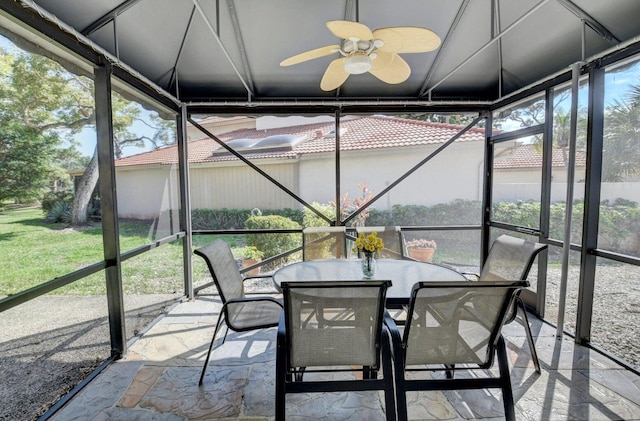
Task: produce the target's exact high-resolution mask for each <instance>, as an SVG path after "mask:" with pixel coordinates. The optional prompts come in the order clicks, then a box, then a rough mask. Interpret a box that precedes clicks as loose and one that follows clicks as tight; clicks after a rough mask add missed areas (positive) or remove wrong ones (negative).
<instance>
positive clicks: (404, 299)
mask: <svg viewBox="0 0 640 421" xmlns="http://www.w3.org/2000/svg"><path fill="white" fill-rule="evenodd" d="M376 261H377V270H376V272H375V275H374V277H373V278H372V279H379V280H390V281H391V283H392V286H391V288H389V289H388V290H387V303H386V305H387V307H388V308H400V307H401V306H402V305H406V304H408V302H409V299H410V298H411V289H412V288H413V285H414V284H415V283H416V282H420V281H466V280H467V278H465V277H464V275H463V274H461V273H460V272H456V271H455V270H453V269H449V268H447V267H444V266H440V265H436V264H433V263H424V262H418V261H415V260H396V259H377V260H376ZM356 279H364V278H363V276H362V268H361V263H360V260H359V259H327V260H309V261H304V262H297V263H292V264H290V265H287V266H284V267H282V268H280V269H278V270H277V271H275V272H274V274H273V282H274V283H275V284H276V287H277V288H278V289H279V288H280V284H281V283H282V282H287V281H299V282H304V281H349V280H356Z"/></svg>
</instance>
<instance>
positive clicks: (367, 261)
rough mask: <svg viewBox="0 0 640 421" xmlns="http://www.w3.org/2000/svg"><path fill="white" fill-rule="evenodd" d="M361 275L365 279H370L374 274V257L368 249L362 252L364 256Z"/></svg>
mask: <svg viewBox="0 0 640 421" xmlns="http://www.w3.org/2000/svg"><path fill="white" fill-rule="evenodd" d="M361 263H362V275H363V276H364V277H365V278H366V279H371V278H373V276H374V275H375V274H376V259H375V257H374V254H373V253H372V252H370V251H365V252H364V257H363V258H362V262H361Z"/></svg>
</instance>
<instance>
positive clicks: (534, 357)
mask: <svg viewBox="0 0 640 421" xmlns="http://www.w3.org/2000/svg"><path fill="white" fill-rule="evenodd" d="M515 299H516V304H517V307H520V310H522V319H523V322H524V323H523V325H524V331H525V333H526V334H527V341H529V349H530V350H531V359H532V360H533V365H534V367H535V368H536V373H538V374H540V361H539V360H538V352H537V351H536V344H535V342H534V341H533V335H532V334H531V325H529V318H528V317H527V310H526V309H525V308H524V302H522V299H521V298H520V297H518V296H516V297H515ZM517 307H516V312H517V311H518V308H517Z"/></svg>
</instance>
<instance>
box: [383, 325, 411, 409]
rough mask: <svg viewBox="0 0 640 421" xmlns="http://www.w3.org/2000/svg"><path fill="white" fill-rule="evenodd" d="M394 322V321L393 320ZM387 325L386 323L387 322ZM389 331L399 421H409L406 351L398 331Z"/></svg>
mask: <svg viewBox="0 0 640 421" xmlns="http://www.w3.org/2000/svg"><path fill="white" fill-rule="evenodd" d="M392 321H393V320H392ZM385 323H386V322H385ZM385 331H388V336H387V337H388V340H389V341H390V345H391V350H392V354H391V355H392V358H393V378H394V382H395V400H396V414H397V418H398V421H407V419H408V415H407V392H406V384H405V379H404V351H403V349H402V338H401V337H400V334H399V332H398V330H397V329H389V330H387V329H385Z"/></svg>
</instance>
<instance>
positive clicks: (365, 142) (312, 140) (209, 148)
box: [116, 116, 484, 167]
mask: <svg viewBox="0 0 640 421" xmlns="http://www.w3.org/2000/svg"><path fill="white" fill-rule="evenodd" d="M340 127H341V130H342V133H341V135H340V147H341V149H342V150H345V151H349V150H364V149H378V148H395V147H407V146H415V145H428V144H438V143H444V142H446V141H448V140H449V139H451V137H452V136H454V135H455V134H457V133H458V132H459V131H460V129H462V128H463V127H464V126H457V125H452V124H442V123H431V122H425V121H418V120H408V119H402V118H396V117H385V116H368V117H359V118H353V119H347V118H345V119H344V120H343V121H342V122H341V124H340ZM333 130H334V124H333V122H327V123H314V124H307V125H299V126H291V127H280V128H275V129H267V130H256V129H239V130H235V131H233V132H228V133H225V134H222V135H220V136H219V139H220V140H222V141H224V142H228V141H230V140H233V139H263V138H265V137H267V136H274V135H298V136H305V137H306V139H308V140H306V141H304V142H301V143H298V144H297V145H295V146H294V147H293V150H289V151H282V150H280V151H271V152H268V151H260V152H255V153H249V152H247V151H244V152H242V153H243V156H250V157H251V159H260V158H287V157H291V158H293V157H295V156H298V155H301V154H309V153H320V152H330V151H333V150H334V145H335V140H334V137H333V135H332V134H331V133H330V132H332V131H333ZM319 132H321V133H322V136H319V135H318V133H319ZM483 140H484V129H482V128H472V129H470V130H468V131H467V132H466V133H465V134H464V135H462V136H461V137H460V138H459V139H458V140H457V141H458V142H469V141H483ZM219 148H220V146H219V145H218V144H217V143H216V142H215V141H214V140H212V139H209V138H205V139H198V140H194V141H191V142H189V162H190V163H199V162H215V161H228V160H234V159H236V158H235V157H234V156H232V155H230V154H222V155H218V154H213V153H212V152H213V151H214V150H216V149H219ZM177 162H178V153H177V147H176V146H175V145H173V146H168V147H165V148H161V149H157V150H154V151H150V152H145V153H141V154H138V155H132V156H128V157H125V158H121V159H119V160H117V161H116V166H119V167H124V166H132V165H152V164H156V165H157V164H160V165H168V164H175V163H177Z"/></svg>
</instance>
